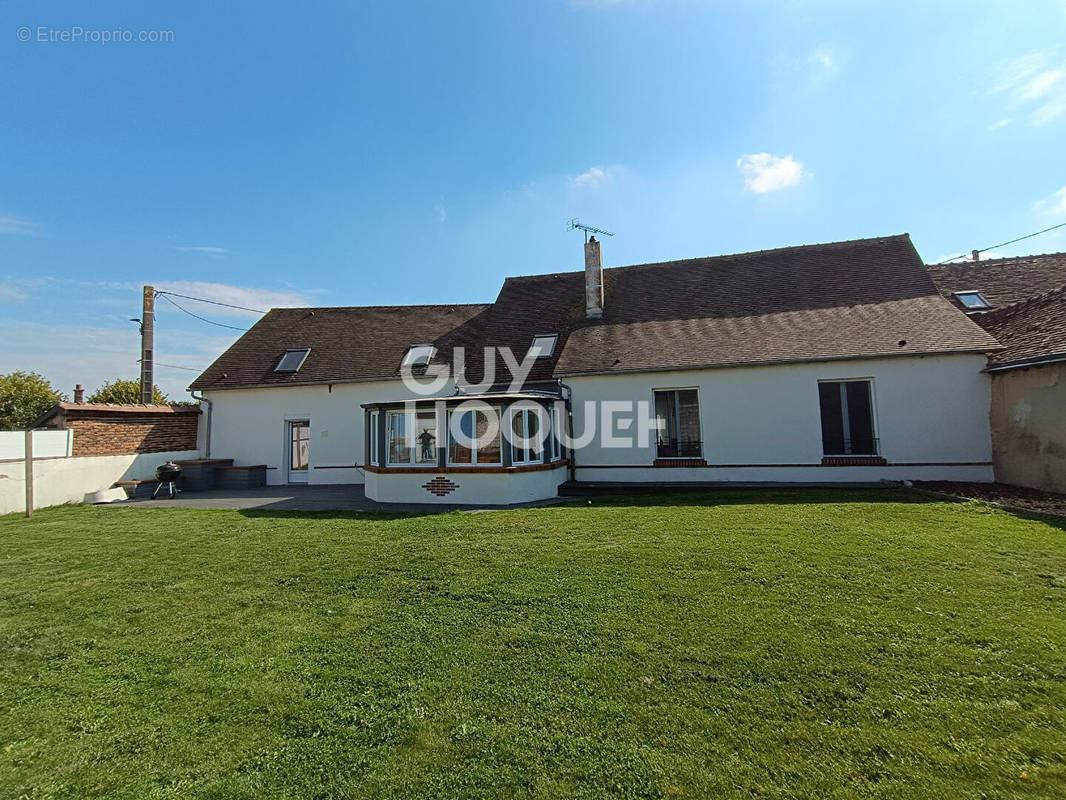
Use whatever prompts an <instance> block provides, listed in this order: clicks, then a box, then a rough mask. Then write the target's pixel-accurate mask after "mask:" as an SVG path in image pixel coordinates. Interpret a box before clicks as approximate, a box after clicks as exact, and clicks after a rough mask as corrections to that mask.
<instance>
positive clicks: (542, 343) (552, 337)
mask: <svg viewBox="0 0 1066 800" xmlns="http://www.w3.org/2000/svg"><path fill="white" fill-rule="evenodd" d="M557 341H559V334H557V333H545V334H541V335H540V336H534V337H533V344H531V345H530V346H529V352H528V353H527V354H526V358H528V357H529V356H533V358H548V357H550V356H551V355H552V353H554V352H555V343H556V342H557Z"/></svg>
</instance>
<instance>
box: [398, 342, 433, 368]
mask: <svg viewBox="0 0 1066 800" xmlns="http://www.w3.org/2000/svg"><path fill="white" fill-rule="evenodd" d="M436 353H437V348H436V347H434V346H433V345H431V344H413V345H411V347H410V349H409V350H408V351H407V354H406V355H405V356H404V357H403V361H402V362H400V366H402V367H424V366H426V365H428V364H429V362H430V361H431V360H432V358H433V356H434V355H436Z"/></svg>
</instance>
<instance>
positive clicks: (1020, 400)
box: [929, 253, 1066, 492]
mask: <svg viewBox="0 0 1066 800" xmlns="http://www.w3.org/2000/svg"><path fill="white" fill-rule="evenodd" d="M929 273H930V275H931V276H932V278H933V280H934V281H935V282H936V284H937V286H938V288H939V289H940V291H941V294H943V295H944V296H945V297H947V298H950V299H952V301H953V302H956V303H959V304H960V307H962V308H964V309H965V310H966V311H967V313H968V314H970V316H971V318H972V319H973V320H974V321H975V322H977V323H978V324H979V325H981V327H983V328H984V329H985V330H987V331H988V332H989V333H990V334H991V335H992V336H994V337H995V338H996V340H997V341H999V342H1000V343H1001V344H1002V345H1003V346H1004V348H1003V349H1002V350H1000V351H997V352H995V353H992V354H991V355H990V357H989V364H988V369H987V371H988V373H989V375H990V376H991V379H992V400H991V429H992V445H993V461H994V465H995V476H996V479H997V480H998V481H1001V482H1003V483H1010V484H1014V485H1017V486H1029V487H1032V488H1035V489H1045V490H1049V491H1058V492H1066V253H1050V254H1047V255H1033V256H1023V257H1020V258H1000V259H993V260H989V261H978V262H975V263H968V264H955V265H950V266H943V265H941V266H931V267H930V268H929Z"/></svg>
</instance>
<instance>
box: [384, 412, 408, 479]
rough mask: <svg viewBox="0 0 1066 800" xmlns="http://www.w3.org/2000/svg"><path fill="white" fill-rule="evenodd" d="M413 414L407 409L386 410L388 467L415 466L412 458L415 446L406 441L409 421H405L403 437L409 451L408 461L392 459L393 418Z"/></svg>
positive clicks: (386, 464)
mask: <svg viewBox="0 0 1066 800" xmlns="http://www.w3.org/2000/svg"><path fill="white" fill-rule="evenodd" d="M411 416H413V415H412V414H411V413H410V412H408V411H406V410H399V411H397V410H389V411H386V412H385V466H388V467H411V466H414V461H413V460H412V459H413V457H414V446H412V445H410V444H408V443H407V441H406V440H407V431H406V426H407V424H409V423H405V424H404V428H405V430H404V437H403V438H404V445H405V450H406V452H407V460H406V461H393V460H392V420H393V419H394V418H395V417H406V418H408V419H409V418H410V417H411Z"/></svg>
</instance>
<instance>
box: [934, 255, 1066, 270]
mask: <svg viewBox="0 0 1066 800" xmlns="http://www.w3.org/2000/svg"><path fill="white" fill-rule="evenodd" d="M1054 256H1062V257H1063V258H1066V250H1060V251H1057V252H1055V253H1030V254H1029V255H1026V256H1003V257H1002V258H986V259H985V260H984V261H960V262H959V263H958V264H951V263H945V262H940V263H937V264H926V265H925V268H926V269H951V268H954V267H983V266H985V265H987V264H1001V263H1003V262H1004V261H1022V260H1025V259H1031V258H1052V257H1054Z"/></svg>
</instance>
